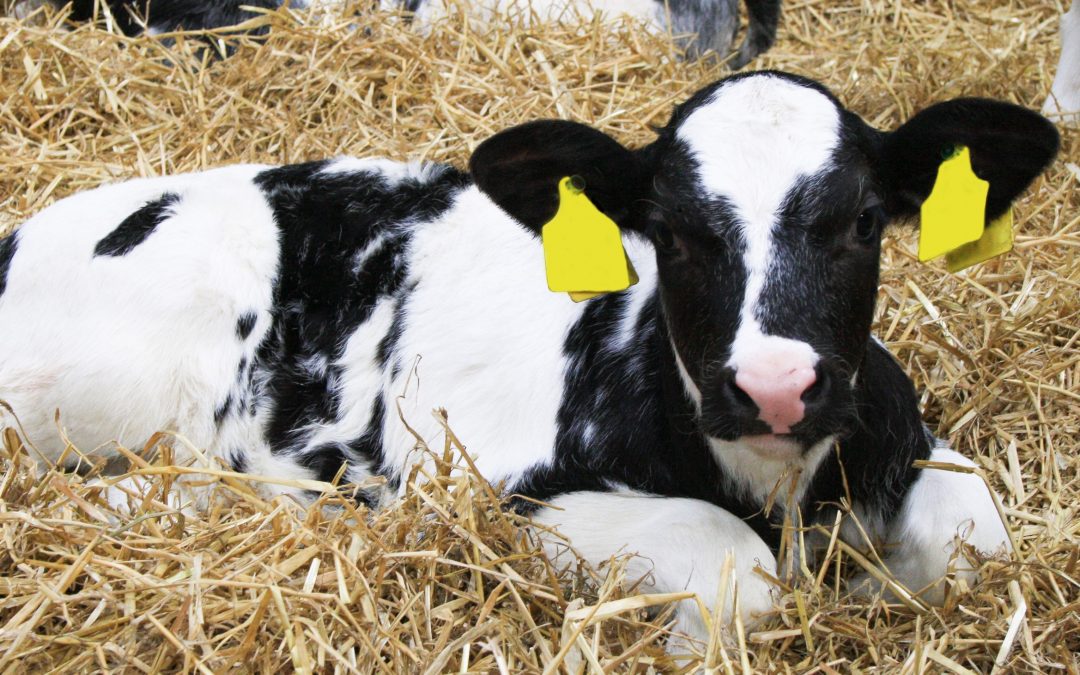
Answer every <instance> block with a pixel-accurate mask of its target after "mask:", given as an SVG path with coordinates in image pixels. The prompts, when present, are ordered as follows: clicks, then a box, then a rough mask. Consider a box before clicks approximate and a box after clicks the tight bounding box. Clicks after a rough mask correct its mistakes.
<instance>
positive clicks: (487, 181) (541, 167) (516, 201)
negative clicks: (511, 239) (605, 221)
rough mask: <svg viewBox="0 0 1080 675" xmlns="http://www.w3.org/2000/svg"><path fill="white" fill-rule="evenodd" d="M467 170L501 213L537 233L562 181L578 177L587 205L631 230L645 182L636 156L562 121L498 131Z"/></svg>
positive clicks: (554, 203) (599, 134)
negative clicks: (637, 202)
mask: <svg viewBox="0 0 1080 675" xmlns="http://www.w3.org/2000/svg"><path fill="white" fill-rule="evenodd" d="M469 171H470V172H471V173H472V177H473V180H475V181H476V184H477V186H478V187H479V188H480V189H481V190H482V191H483V192H484V194H486V195H487V196H488V197H489V198H490V199H491V200H492V201H493V202H495V203H496V204H498V206H499V208H501V209H502V210H503V211H506V212H507V213H508V214H510V215H511V216H512V217H513V218H514V219H515V220H517V221H518V222H520V223H522V224H523V225H525V226H526V227H527V228H529V229H530V230H532V231H534V232H536V233H539V232H540V228H541V227H543V225H544V224H545V223H547V222H548V221H549V220H551V219H552V218H553V217H554V216H555V212H556V211H557V210H558V207H559V190H558V186H559V181H560V180H561V179H562V178H564V177H567V176H579V177H580V178H582V179H583V180H584V183H585V194H586V195H587V196H588V197H589V200H590V201H592V203H593V204H595V205H596V207H597V208H598V209H600V210H601V211H603V212H604V213H605V214H606V215H607V216H608V217H609V218H611V219H612V220H613V221H615V222H616V223H617V224H618V225H619V226H620V227H626V228H629V229H633V228H634V225H633V224H632V223H631V220H632V219H631V215H632V213H633V209H632V206H633V203H634V201H635V200H637V199H638V198H639V197H640V196H642V195H643V194H644V193H643V186H644V185H645V182H646V181H647V180H648V178H647V172H646V170H645V166H644V163H643V162H642V160H641V159H640V157H639V155H638V154H637V153H635V152H633V151H632V150H628V149H627V148H625V147H623V146H622V145H621V144H620V143H619V142H618V141H616V140H615V139H613V138H611V137H610V136H608V135H607V134H604V133H603V132H600V131H597V130H596V129H593V128H592V127H589V126H586V125H584V124H578V123H577V122H567V121H564V120H542V121H538V122H527V123H525V124H522V125H519V126H516V127H512V128H510V129H507V130H506V131H502V132H499V133H498V134H496V135H494V136H492V137H491V138H489V139H487V140H486V141H484V142H483V143H481V144H480V145H479V147H477V148H476V151H475V152H474V153H473V156H472V159H471V160H470V161H469Z"/></svg>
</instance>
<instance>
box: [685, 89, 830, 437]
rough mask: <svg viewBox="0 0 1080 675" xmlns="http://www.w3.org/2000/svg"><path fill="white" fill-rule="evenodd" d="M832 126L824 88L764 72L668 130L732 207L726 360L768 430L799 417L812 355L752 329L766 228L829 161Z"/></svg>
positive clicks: (706, 183) (764, 264) (767, 252)
mask: <svg viewBox="0 0 1080 675" xmlns="http://www.w3.org/2000/svg"><path fill="white" fill-rule="evenodd" d="M839 132H840V113H839V110H838V109H837V106H836V105H835V104H834V103H833V102H832V101H831V100H830V99H829V98H828V97H826V96H825V95H824V94H822V93H821V92H820V91H817V90H815V89H811V88H809V87H804V86H801V85H799V84H797V83H795V82H792V81H791V80H787V79H784V78H781V77H777V76H775V75H767V74H761V75H756V76H750V77H746V78H743V79H740V80H736V81H734V82H731V83H728V84H726V85H724V86H722V87H720V88H719V89H718V90H717V91H716V92H715V93H714V94H713V96H712V98H711V99H710V100H709V101H708V102H707V103H705V104H704V105H702V106H701V107H700V108H698V109H696V110H694V111H693V112H692V113H690V115H689V116H688V117H687V118H686V119H685V120H684V121H683V122H682V124H680V125H679V128H678V131H677V132H676V136H677V137H678V138H679V140H681V141H683V142H684V143H685V144H686V145H687V146H688V147H689V149H690V153H691V155H692V156H693V157H694V159H695V160H696V161H697V162H698V166H699V179H700V182H701V187H702V188H703V189H704V190H705V191H706V192H707V193H708V194H709V195H710V196H713V197H721V198H723V199H725V200H726V201H727V202H728V203H729V204H730V205H731V206H732V207H733V209H734V212H735V215H736V218H737V221H738V223H739V227H740V228H741V232H742V238H743V242H744V244H745V249H744V251H743V264H744V266H745V268H746V288H745V292H744V296H743V301H742V305H741V309H740V312H739V328H738V330H737V332H736V335H735V340H734V342H733V344H732V350H731V359H730V360H729V361H728V363H727V365H728V366H729V367H731V368H733V369H734V370H735V371H736V376H737V378H740V377H741V381H739V380H738V379H737V382H738V384H739V386H740V387H744V388H747V389H746V391H747V393H748V394H749V395H750V396H751V398H753V399H754V401H755V403H757V404H758V406H759V408H761V410H762V412H761V416H762V419H763V420H765V421H766V422H769V423H770V424H771V425H772V427H773V430H774V431H775V432H776V433H786V432H787V431H788V430H789V429H790V426H791V425H792V424H794V423H796V422H797V421H798V420H799V419H801V418H802V403H801V401H800V398H799V397H800V395H801V394H802V392H803V391H804V390H805V388H806V387H808V386H809V385H810V384H812V383H813V375H812V373H813V369H814V366H815V364H816V363H817V361H818V355H817V354H816V353H815V352H814V350H813V348H812V347H810V345H808V344H806V343H805V342H801V341H796V340H790V339H788V338H784V337H779V336H773V335H768V336H767V335H765V334H764V332H763V331H762V329H761V323H760V298H761V292H762V289H763V288H764V287H765V281H766V278H767V275H768V272H769V267H770V265H771V264H772V260H773V258H774V251H773V230H774V229H775V228H776V227H777V225H778V222H779V218H780V212H781V207H782V205H783V203H784V199H785V197H786V196H787V194H788V192H789V191H790V190H791V189H792V187H794V186H795V185H796V184H797V182H798V181H799V180H800V179H802V178H805V177H808V176H813V175H815V174H817V173H819V172H821V171H823V170H824V169H827V168H828V167H829V165H830V164H831V162H832V155H833V151H834V149H835V148H836V146H837V144H838V143H839ZM740 372H741V373H742V375H741V376H740V375H739V373H740Z"/></svg>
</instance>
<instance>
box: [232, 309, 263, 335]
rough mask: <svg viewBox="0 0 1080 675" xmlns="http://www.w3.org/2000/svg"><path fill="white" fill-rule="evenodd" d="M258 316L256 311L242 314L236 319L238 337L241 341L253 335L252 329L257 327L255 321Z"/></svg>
mask: <svg viewBox="0 0 1080 675" xmlns="http://www.w3.org/2000/svg"><path fill="white" fill-rule="evenodd" d="M258 318H259V317H257V316H256V315H255V312H245V313H243V314H241V315H240V318H238V319H237V320H236V337H238V338H239V339H240V340H241V341H244V340H246V339H248V337H250V336H251V331H253V330H254V329H255V321H256V320H257V319H258Z"/></svg>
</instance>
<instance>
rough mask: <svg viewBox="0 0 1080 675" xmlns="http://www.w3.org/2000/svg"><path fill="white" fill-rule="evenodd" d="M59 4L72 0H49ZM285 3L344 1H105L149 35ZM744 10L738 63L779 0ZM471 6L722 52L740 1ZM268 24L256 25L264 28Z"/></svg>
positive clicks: (121, 23) (87, 9) (751, 51)
mask: <svg viewBox="0 0 1080 675" xmlns="http://www.w3.org/2000/svg"><path fill="white" fill-rule="evenodd" d="M49 1H50V2H52V4H53V5H55V6H57V7H62V6H64V5H66V4H68V1H69V0H49ZM98 2H100V0H74V2H71V5H72V10H71V18H72V19H74V20H76V21H87V20H89V19H92V18H93V17H94V12H95V11H96V7H95V5H96V4H97V3H98ZM287 2H288V4H289V5H290V6H291V7H293V8H294V9H307V8H309V7H315V8H320V7H329V6H336V5H341V4H342V0H291V2H289V0H226V1H224V2H222V1H221V0H154V1H153V2H148V1H147V0H105V3H104V4H106V5H108V7H109V10H110V13H111V14H112V16H113V18H114V19H115V21H116V23H117V26H118V27H119V28H120V30H122V31H123V32H124V33H125V34H127V35H138V34H140V33H142V32H143V31H147V32H149V33H151V34H156V33H163V32H168V31H172V30H176V29H185V30H201V29H207V28H220V27H223V26H234V25H236V24H239V23H241V22H243V21H245V20H247V19H250V18H253V17H255V16H257V15H256V14H255V12H253V11H252V10H251V9H248V7H255V8H262V9H277V8H278V7H281V6H282V5H285V4H286V3H287ZM745 2H746V9H747V13H748V15H749V25H748V28H747V33H746V37H745V38H744V40H743V42H742V45H741V46H740V47H739V50H738V53H737V54H736V55H735V56H734V58H733V60H732V67H733V68H741V67H742V66H744V65H745V64H747V63H748V62H749V61H750V60H751V59H753V58H754V57H755V56H757V55H758V54H760V53H761V52H764V51H766V50H767V49H768V48H769V47H771V46H772V44H773V42H775V41H776V27H777V24H778V22H779V19H780V0H745ZM447 4H448V3H447V2H446V1H445V0H380V1H379V5H380V6H381V7H382V9H385V10H388V11H395V10H406V11H408V12H411V13H413V17H414V19H415V20H416V21H418V22H420V23H429V22H430V21H432V20H433V19H435V18H436V17H439V16H442V15H444V14H445V13H446V11H447ZM464 4H465V5H466V6H469V7H470V9H472V10H475V11H477V12H481V13H487V14H491V13H506V12H508V11H511V10H514V9H524V10H531V11H533V12H535V13H536V15H537V16H539V17H540V18H542V19H557V18H559V17H560V16H562V15H564V14H567V13H568V12H571V11H573V10H577V11H578V12H580V13H581V15H582V16H584V17H588V16H589V15H590V14H591V13H592V12H594V11H596V12H603V13H604V14H605V15H607V16H618V15H621V14H628V15H631V16H635V17H637V18H639V19H642V20H643V21H644V22H645V23H646V24H647V25H649V26H651V27H652V28H654V29H656V30H657V31H660V32H667V31H670V32H671V33H673V34H675V35H692V36H694V37H693V38H692V39H691V40H690V41H689V42H688V43H687V45H686V46H687V51H688V53H689V54H691V55H693V56H699V55H701V54H704V53H705V52H707V51H713V52H715V53H717V54H720V55H724V56H726V55H727V54H728V52H729V51H730V50H731V48H732V45H733V44H734V42H735V33H736V31H737V30H738V28H739V0H466V1H465V2H464ZM265 30H266V29H265V27H262V28H258V29H256V30H255V32H256V33H263V32H265Z"/></svg>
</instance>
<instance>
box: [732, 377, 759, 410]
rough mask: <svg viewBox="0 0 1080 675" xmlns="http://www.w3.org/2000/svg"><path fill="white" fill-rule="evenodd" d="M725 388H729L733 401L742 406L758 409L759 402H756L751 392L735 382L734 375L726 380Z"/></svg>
mask: <svg viewBox="0 0 1080 675" xmlns="http://www.w3.org/2000/svg"><path fill="white" fill-rule="evenodd" d="M724 388H725V389H726V390H727V394H728V396H729V397H730V398H731V401H732V402H733V403H735V404H736V405H738V406H740V407H742V408H745V409H748V410H752V411H757V409H758V406H757V403H755V402H754V399H753V398H752V397H751V396H750V394H748V393H746V391H745V390H744V389H743V388H742V387H740V386H739V385H738V384H737V383H736V382H735V378H734V377H731V378H729V379H727V380H725V381H724Z"/></svg>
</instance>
